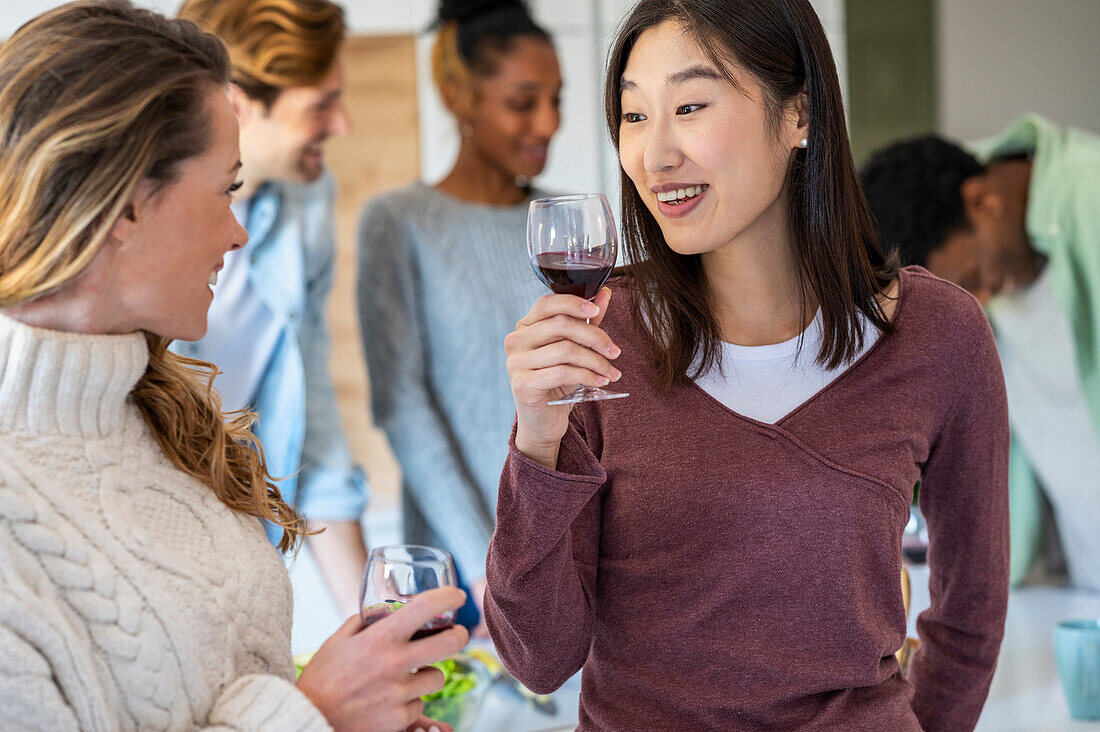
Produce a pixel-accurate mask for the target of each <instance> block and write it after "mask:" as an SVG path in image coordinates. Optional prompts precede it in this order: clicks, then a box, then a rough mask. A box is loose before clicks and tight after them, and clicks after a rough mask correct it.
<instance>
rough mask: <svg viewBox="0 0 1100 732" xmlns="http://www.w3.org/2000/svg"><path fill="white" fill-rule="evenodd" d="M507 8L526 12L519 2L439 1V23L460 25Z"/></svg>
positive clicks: (490, 0) (517, 0) (488, 0)
mask: <svg viewBox="0 0 1100 732" xmlns="http://www.w3.org/2000/svg"><path fill="white" fill-rule="evenodd" d="M508 7H515V8H517V9H519V10H522V11H524V12H526V10H527V8H526V6H525V5H524V4H523V3H522V2H521V1H520V0H440V2H439V22H440V23H448V22H450V21H452V20H453V21H457V22H458V23H459V24H462V23H466V22H469V21H470V20H473V19H474V18H477V17H479V16H482V15H488V14H489V13H492V12H494V11H496V10H501V9H503V8H508Z"/></svg>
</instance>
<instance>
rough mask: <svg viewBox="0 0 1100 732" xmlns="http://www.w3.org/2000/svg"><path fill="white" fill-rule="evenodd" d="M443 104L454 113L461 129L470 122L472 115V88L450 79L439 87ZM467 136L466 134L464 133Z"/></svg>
mask: <svg viewBox="0 0 1100 732" xmlns="http://www.w3.org/2000/svg"><path fill="white" fill-rule="evenodd" d="M440 95H441V96H442V97H443V105H444V106H445V107H447V111H448V112H450V113H451V114H453V115H454V117H455V119H456V120H457V121H458V127H459V129H460V130H462V129H463V128H465V127H468V126H470V125H471V124H472V120H473V116H474V90H473V88H472V87H471V85H470V84H465V83H462V82H459V81H458V80H456V79H450V80H448V81H446V82H444V84H443V86H442V88H441V89H440ZM464 136H467V135H464Z"/></svg>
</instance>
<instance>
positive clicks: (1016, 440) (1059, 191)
mask: <svg viewBox="0 0 1100 732" xmlns="http://www.w3.org/2000/svg"><path fill="white" fill-rule="evenodd" d="M861 178H862V180H863V185H864V192H865V194H866V196H867V199H868V203H869V204H870V207H871V211H872V213H873V215H874V217H875V219H876V223H877V225H878V227H879V232H880V234H881V236H882V238H883V243H884V244H885V245H887V246H891V247H894V248H896V250H897V251H898V253H899V256H900V257H901V259H902V262H903V263H904V264H917V265H922V266H924V267H926V268H927V269H928V270H930V271H931V272H932V273H933V274H936V275H938V276H940V277H943V278H945V279H948V280H951V281H953V282H955V283H956V284H959V285H960V286H962V287H965V288H966V289H967V290H969V291H970V292H971V293H972V294H973V295H974V296H975V297H977V298H978V300H979V301H981V302H982V304H983V305H984V306H985V308H986V312H987V314H988V315H989V317H990V321H991V322H992V325H993V329H994V332H995V333H996V335H997V341H998V349H999V352H1000V356H1001V360H1002V365H1003V368H1004V373H1005V381H1006V387H1007V390H1008V397H1009V418H1010V422H1011V424H1012V432H1013V449H1012V459H1011V467H1010V475H1009V483H1010V506H1011V514H1012V578H1013V581H1014V582H1019V581H1021V580H1022V579H1023V578H1024V577H1025V575H1027V574H1028V572H1029V570H1031V569H1032V568H1033V564H1034V563H1035V559H1036V558H1037V556H1038V555H1039V554H1040V548H1041V546H1043V545H1044V536H1043V534H1044V512H1045V511H1046V508H1045V506H1046V505H1047V503H1049V506H1050V508H1051V509H1052V514H1053V519H1054V523H1055V525H1056V526H1057V536H1056V539H1057V541H1058V543H1059V544H1060V546H1061V550H1062V552H1063V554H1064V557H1065V561H1066V564H1067V569H1068V572H1069V579H1070V581H1071V582H1072V583H1073V584H1074V585H1077V586H1081V587H1087V588H1091V589H1096V590H1100V532H1097V531H1095V527H1096V526H1100V477H1098V476H1100V437H1098V435H1100V137H1097V136H1095V135H1093V134H1091V133H1089V132H1086V131H1083V130H1080V129H1073V128H1061V127H1059V126H1057V125H1055V124H1054V123H1052V122H1050V121H1049V120H1046V119H1044V118H1042V117H1040V116H1038V115H1035V114H1026V115H1023V116H1021V117H1019V118H1018V119H1016V120H1015V121H1014V122H1013V123H1012V124H1010V125H1009V126H1008V127H1007V128H1006V129H1005V130H1004V131H1003V132H1001V133H1000V134H999V135H997V136H995V137H992V138H990V139H987V140H983V141H980V142H977V143H974V144H971V145H969V146H968V147H967V148H964V147H962V146H960V145H957V144H954V143H952V142H949V141H947V140H944V139H942V138H940V137H937V136H925V137H920V138H916V139H911V140H906V141H901V142H897V143H894V144H891V145H889V146H887V147H885V148H883V149H881V150H879V151H877V152H876V153H875V154H873V155H872V156H871V158H870V159H869V160H868V162H867V163H866V164H865V165H864V167H863V169H862V170H861ZM1044 498H1045V501H1044Z"/></svg>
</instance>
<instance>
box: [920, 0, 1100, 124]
mask: <svg viewBox="0 0 1100 732" xmlns="http://www.w3.org/2000/svg"><path fill="white" fill-rule="evenodd" d="M936 22H937V31H936V33H937V39H936V40H937V45H938V52H937V63H938V68H937V70H936V73H937V79H938V85H939V123H940V130H941V131H942V132H943V133H944V134H945V135H948V136H950V137H954V138H956V139H963V140H968V139H974V138H976V137H983V136H986V135H989V134H992V133H994V132H996V131H998V130H999V129H1000V128H1002V127H1003V126H1004V125H1005V124H1007V123H1008V122H1010V121H1011V120H1012V118H1013V117H1015V116H1016V115H1017V114H1019V113H1020V112H1023V111H1034V112H1039V113H1041V114H1044V115H1046V116H1047V117H1050V118H1051V119H1053V120H1054V121H1055V122H1059V123H1061V124H1066V125H1070V124H1072V125H1076V126H1080V127H1084V128H1086V129H1090V130H1093V131H1100V1H1098V0H1042V2H1039V1H1037V0H939V3H938V8H937V19H936Z"/></svg>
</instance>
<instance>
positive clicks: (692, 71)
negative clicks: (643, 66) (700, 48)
mask: <svg viewBox="0 0 1100 732" xmlns="http://www.w3.org/2000/svg"><path fill="white" fill-rule="evenodd" d="M725 78H726V77H724V76H722V74H720V73H718V70H717V69H715V68H714V67H713V66H704V65H703V64H696V65H695V66H690V67H688V68H686V69H683V70H681V71H674V72H672V73H671V74H669V75H668V76H666V77H665V83H666V84H670V85H677V84H683V83H685V82H688V81H692V80H693V79H714V80H715V81H722V80H723V79H725ZM637 88H638V85H637V84H636V83H635V82H633V81H631V80H630V79H626V78H624V79H622V80H621V81H620V82H619V92H620V93H622V92H624V91H626V90H628V89H637Z"/></svg>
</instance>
